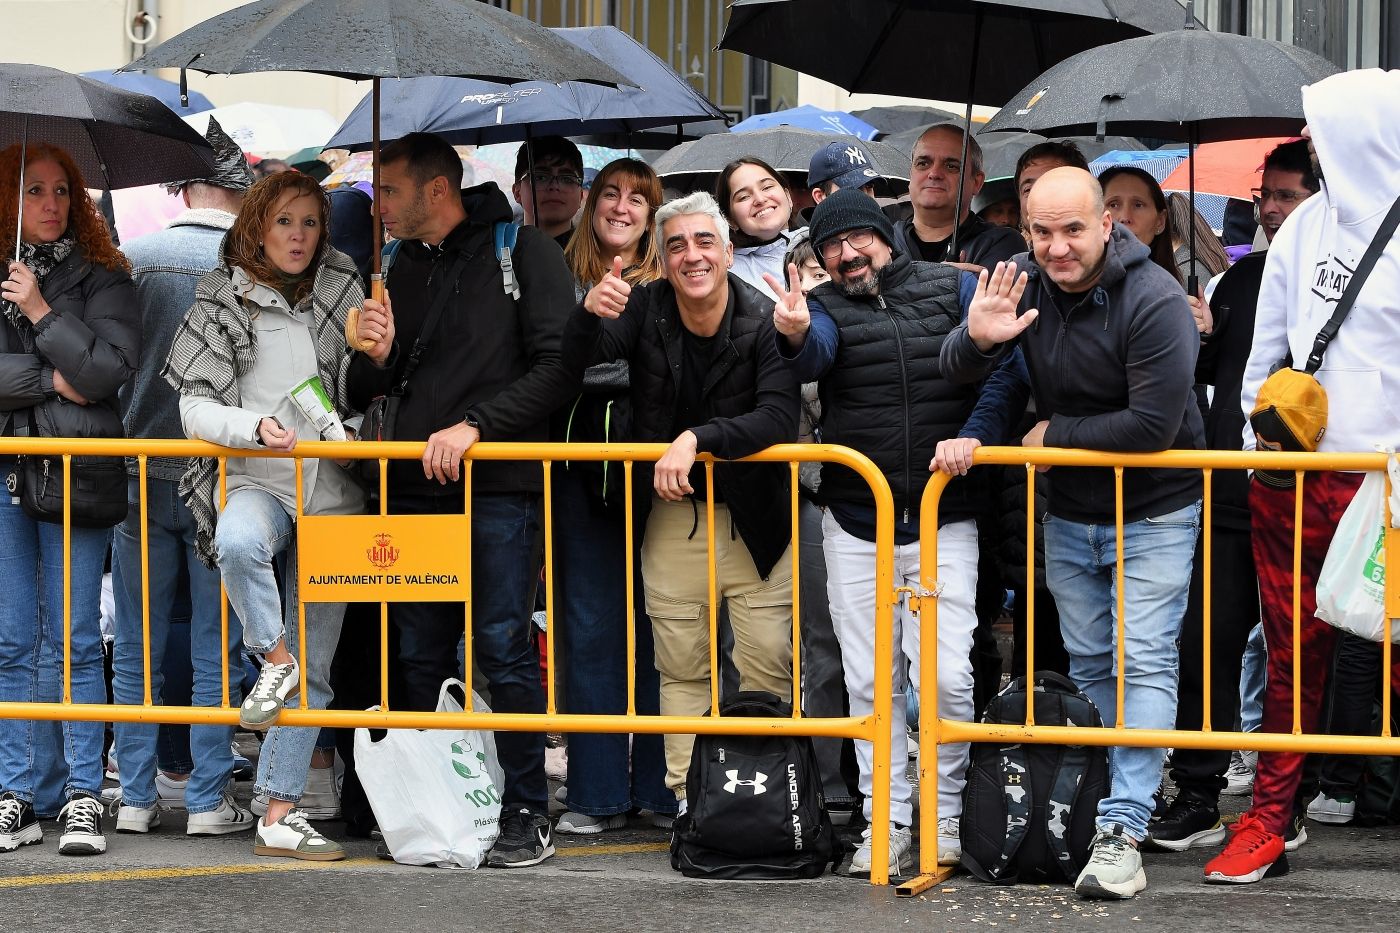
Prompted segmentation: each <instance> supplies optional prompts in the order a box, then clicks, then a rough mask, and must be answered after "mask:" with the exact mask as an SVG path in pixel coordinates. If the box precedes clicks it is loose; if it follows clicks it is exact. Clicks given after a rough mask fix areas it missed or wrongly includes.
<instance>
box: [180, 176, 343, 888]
mask: <svg viewBox="0 0 1400 933" xmlns="http://www.w3.org/2000/svg"><path fill="white" fill-rule="evenodd" d="M328 213H329V208H328V206H327V201H326V197H325V193H324V192H323V191H322V190H321V189H320V187H319V186H318V185H317V184H316V182H315V181H314V180H313V179H311V178H309V177H308V176H305V175H301V174H298V173H294V172H281V173H278V174H276V175H271V176H268V177H267V178H264V179H263V180H261V181H259V182H258V183H257V184H255V185H254V186H253V187H252V188H250V189H249V191H248V194H247V196H246V198H245V200H244V203H243V209H242V211H241V212H240V213H239V215H238V219H237V220H236V221H235V222H234V225H233V227H232V228H231V229H230V230H229V232H228V236H227V238H226V239H225V241H224V247H223V257H224V262H223V264H222V265H221V266H220V267H219V268H217V269H214V270H212V271H211V272H208V273H206V274H205V275H204V277H203V278H201V279H200V281H199V285H198V286H197V288H196V291H195V304H194V306H193V307H192V308H190V310H189V313H188V314H187V315H186V317H185V320H184V322H183V324H182V325H181V327H180V330H179V331H178V332H177V333H176V335H175V339H174V341H173V343H172V345H171V350H170V357H169V359H168V360H167V362H166V367H165V372H164V373H163V375H164V376H165V378H166V380H167V381H168V382H170V384H171V385H173V386H174V387H175V389H176V390H177V391H178V392H179V393H180V418H181V421H182V422H183V424H184V428H185V433H186V434H188V435H189V436H190V437H192V438H197V439H199V440H205V441H210V442H212V443H215V444H221V445H223V446H225V447H235V448H237V447H243V448H248V449H257V448H268V449H271V450H282V451H291V450H293V449H295V447H296V443H297V439H298V438H301V437H310V438H312V439H319V437H320V436H321V432H319V431H318V430H317V428H316V425H315V423H314V422H313V420H312V417H311V416H310V415H309V414H308V413H307V412H305V411H304V410H303V409H302V407H301V406H299V405H298V404H297V403H296V402H294V401H293V400H292V398H291V395H290V393H291V392H292V390H293V389H294V388H297V387H298V386H301V385H302V384H303V383H305V382H306V381H307V380H309V379H312V378H317V379H319V380H320V383H321V386H322V388H323V389H324V394H325V396H326V397H328V398H329V399H330V400H331V403H332V405H333V406H334V408H335V409H336V412H335V413H336V415H337V416H338V417H339V418H340V419H341V420H344V419H346V418H349V417H350V412H349V410H348V407H347V402H346V393H345V373H346V366H347V364H348V361H349V350H348V348H347V346H346V342H345V336H344V334H345V321H346V317H347V315H348V313H349V310H350V309H351V308H352V307H355V306H357V305H359V304H361V303H362V302H363V300H364V295H363V291H362V289H361V286H360V283H359V279H358V278H357V277H356V273H355V267H354V265H353V264H352V262H351V261H350V260H349V258H347V257H346V256H345V255H343V254H342V253H339V252H337V251H336V250H334V249H332V248H331V246H330V244H329V240H328V238H327V236H326V220H327V216H328ZM295 470H296V464H295V461H294V460H292V459H289V458H288V459H283V458H269V457H247V458H238V457H231V458H229V460H228V498H227V501H226V502H225V503H224V505H223V506H222V508H218V509H216V508H215V505H214V503H215V501H216V500H215V496H214V486H215V479H216V474H217V467H216V466H215V463H214V461H212V460H208V459H203V460H192V461H191V466H190V469H189V472H188V473H186V475H185V477H184V479H183V480H182V481H181V484H180V489H181V494H182V495H183V496H184V497H185V500H186V502H187V503H188V504H189V506H190V509H191V511H192V512H193V513H194V515H195V519H196V521H197V523H198V526H199V533H198V550H199V552H200V557H201V558H202V559H204V560H205V561H206V563H216V564H217V566H218V569H219V571H220V572H221V573H222V575H223V580H224V586H225V588H226V589H227V590H228V594H229V600H230V601H231V602H232V604H233V607H234V609H235V610H236V611H237V613H238V617H239V619H240V620H241V622H242V623H243V641H244V645H245V646H246V647H247V649H248V650H249V651H250V652H252V653H254V654H258V655H261V656H262V659H263V667H262V672H261V673H260V675H259V677H258V682H257V685H256V686H255V687H254V688H253V691H252V692H251V694H249V696H248V697H247V699H246V700H244V702H243V705H242V708H241V709H240V713H239V720H240V722H241V724H242V725H243V727H244V728H247V729H256V730H263V729H269V727H271V728H270V729H269V731H268V735H267V739H266V741H265V742H264V743H263V748H262V754H261V755H260V757H259V760H258V774H257V780H256V784H255V790H256V792H257V793H259V794H262V795H264V796H265V797H266V798H267V799H268V810H267V814H266V816H264V817H263V819H262V821H261V822H260V823H259V824H258V826H257V829H256V834H255V841H254V852H255V853H256V854H258V855H276V856H288V857H292V858H300V859H312V860H318V861H321V860H333V859H340V858H344V855H345V853H344V851H343V850H342V849H341V847H340V846H339V845H338V844H336V843H335V842H332V841H331V840H329V839H326V838H325V837H324V836H322V835H321V834H320V833H318V832H317V831H316V830H315V829H313V828H312V827H311V825H310V824H309V823H308V822H307V821H306V817H305V815H304V814H303V813H302V812H301V811H300V810H297V809H295V806H296V803H297V802H298V801H299V800H300V798H301V795H302V793H303V791H304V790H305V786H306V775H307V768H308V766H309V765H310V762H311V755H312V751H313V747H314V745H315V740H316V734H317V732H318V730H316V729H309V728H300V729H293V728H287V727H278V726H273V723H275V722H276V720H277V718H278V715H279V714H280V712H281V710H282V707H283V706H284V705H286V704H289V703H290V704H293V705H302V706H305V707H307V708H310V709H324V708H326V706H327V705H328V703H329V701H330V699H331V690H330V684H329V672H330V666H331V658H332V656H333V655H334V654H335V648H336V644H337V642H338V641H339V640H340V627H341V621H342V619H343V617H344V613H345V606H344V604H337V603H314V604H308V605H307V607H306V640H307V644H306V645H302V646H299V645H298V644H297V637H298V633H297V625H296V621H295V620H296V619H297V592H296V588H297V586H296V581H297V574H296V524H295V516H296V514H297V503H296V495H297V490H296V472H295ZM302 485H303V489H302V511H303V513H305V514H317V515H325V514H344V515H350V514H357V513H359V512H360V511H362V509H363V506H364V496H363V492H362V490H361V489H360V487H359V485H358V484H357V483H356V481H355V479H354V478H353V477H352V476H351V475H350V473H349V472H348V471H347V470H346V469H345V468H344V467H342V466H340V465H338V464H336V463H334V462H332V461H329V460H319V461H318V460H315V459H308V460H305V461H304V462H303V465H302ZM274 561H283V562H285V563H283V564H282V566H283V567H284V569H285V572H284V573H283V575H282V576H283V586H282V590H283V592H280V593H279V587H278V583H277V577H276V574H275V572H274ZM284 620H285V621H284ZM298 655H299V656H300V663H301V664H303V665H305V668H306V690H307V694H308V695H307V696H306V697H305V698H297V697H296V694H297V692H298V689H299V682H300V675H299V670H298ZM249 819H250V820H251V819H252V817H251V815H250V816H249Z"/></svg>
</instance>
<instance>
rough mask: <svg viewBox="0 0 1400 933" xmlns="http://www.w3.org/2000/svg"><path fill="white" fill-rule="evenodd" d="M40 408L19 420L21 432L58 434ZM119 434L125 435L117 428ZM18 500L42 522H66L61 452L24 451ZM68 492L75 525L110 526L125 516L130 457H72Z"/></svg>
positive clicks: (18, 429) (28, 513) (26, 433)
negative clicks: (23, 422)
mask: <svg viewBox="0 0 1400 933" xmlns="http://www.w3.org/2000/svg"><path fill="white" fill-rule="evenodd" d="M38 414H39V412H38V411H36V410H31V412H30V415H29V418H28V419H27V421H28V424H27V425H21V424H19V423H16V425H15V434H16V436H21V437H22V436H24V435H30V436H33V437H56V436H57V435H56V434H55V433H54V432H53V430H52V429H51V426H50V425H48V424H46V423H45V419H43V418H40V417H38ZM116 436H117V437H121V436H122V435H121V433H120V432H118V433H117V435H116ZM19 460H20V469H19V487H20V488H19V490H18V491H17V492H18V495H19V504H20V508H22V509H23V510H24V514H26V515H28V516H29V517H30V518H32V519H34V520H35V521H37V522H47V523H49V524H53V525H61V524H63V497H64V485H65V484H64V475H63V474H64V464H63V457H62V455H59V454H53V455H50V454H25V455H23V456H21V457H20V458H19ZM70 464H71V467H72V469H71V470H70V471H69V476H68V482H67V487H68V489H67V493H68V502H69V520H70V521H71V522H72V524H73V527H74V528H111V527H112V526H114V525H117V524H120V522H121V521H122V519H124V518H126V461H125V460H123V459H122V458H121V457H90V456H80V455H78V454H74V455H73V456H72V457H71V459H70Z"/></svg>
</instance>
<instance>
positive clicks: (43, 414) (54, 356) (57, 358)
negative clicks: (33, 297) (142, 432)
mask: <svg viewBox="0 0 1400 933" xmlns="http://www.w3.org/2000/svg"><path fill="white" fill-rule="evenodd" d="M41 291H42V292H43V295H44V300H45V301H47V302H48V303H49V308H50V309H52V310H51V311H50V313H49V314H48V315H46V316H45V317H44V318H43V319H42V320H40V321H39V323H38V325H37V326H35V328H34V352H33V353H25V352H24V350H23V347H22V345H21V343H20V338H19V334H18V333H16V332H15V329H14V327H13V326H12V325H11V324H10V323H9V321H8V320H6V319H5V318H4V317H3V316H0V434H5V435H14V434H16V433H20V432H22V431H24V430H27V429H28V427H29V421H30V416H31V413H32V416H33V419H34V421H35V422H36V426H37V427H38V433H39V434H40V435H42V436H45V437H124V436H125V434H124V432H123V430H122V419H121V414H120V408H119V405H118V402H117V391H118V390H119V389H120V388H121V387H122V385H123V383H125V382H126V381H127V379H129V378H130V377H131V375H132V374H133V373H134V372H135V371H136V361H137V360H138V359H139V358H140V355H141V311H140V309H139V307H138V306H137V302H136V288H135V286H133V285H132V283H131V276H130V275H128V274H127V273H126V272H125V271H122V270H115V271H114V270H112V269H108V268H105V267H104V266H99V265H95V264H94V263H91V262H88V261H87V260H86V259H84V258H83V257H82V255H81V254H80V253H79V251H78V250H76V249H75V250H74V251H73V252H72V253H70V254H69V256H68V258H66V259H65V260H63V262H61V263H59V264H58V266H57V267H55V268H54V270H53V271H52V272H50V273H49V276H48V278H46V279H45V280H44V283H43V286H42V288H41ZM55 369H57V370H58V371H59V372H61V373H63V376H64V378H65V379H67V380H68V382H69V384H70V385H72V386H73V388H74V389H75V390H76V391H77V392H78V394H80V395H82V396H83V397H84V398H86V399H88V400H89V404H87V405H75V404H73V403H72V402H70V401H68V400H67V399H66V398H63V397H62V396H60V395H59V394H58V393H57V392H55V391H54V387H53V372H54V370H55ZM17 429H18V430H17Z"/></svg>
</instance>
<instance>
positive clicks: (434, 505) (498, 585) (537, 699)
mask: <svg viewBox="0 0 1400 933" xmlns="http://www.w3.org/2000/svg"><path fill="white" fill-rule="evenodd" d="M391 501H392V503H393V505H394V511H395V512H402V513H407V514H446V513H452V512H455V513H460V512H461V510H462V491H461V489H460V487H457V488H454V489H452V491H450V492H445V493H443V494H431V495H423V494H412V495H410V494H405V495H400V496H398V497H397V498H395V499H393V500H391ZM471 528H472V531H471V534H472V568H471V572H472V652H473V654H474V656H475V661H476V667H477V669H479V670H480V671H481V674H482V676H483V677H485V678H486V681H487V683H488V684H489V685H490V690H491V707H492V709H493V710H494V711H495V712H498V713H543V712H544V685H543V684H542V683H541V682H540V657H539V648H538V645H537V643H536V641H535V627H534V623H533V622H532V621H531V620H530V615H531V612H532V611H533V608H534V594H535V585H536V581H537V579H538V575H539V569H540V560H539V546H540V497H539V496H538V495H536V494H533V493H478V494H476V495H474V496H473V497H472V519H471ZM389 617H390V619H392V620H393V623H394V627H395V628H396V629H398V632H399V665H400V668H401V671H402V675H403V700H402V701H401V702H396V703H395V705H396V706H397V707H398V708H399V709H410V710H433V709H436V708H437V701H438V693H439V692H440V691H441V689H442V682H443V681H444V680H446V679H448V678H449V677H461V676H462V670H461V669H460V668H459V667H458V666H457V663H456V660H457V643H458V641H459V640H460V639H461V637H462V626H463V619H464V614H463V608H462V604H461V603H395V604H393V605H391V606H390V607H389ZM496 752H497V754H498V755H499V757H500V761H501V770H502V771H504V772H505V787H504V788H503V789H502V792H501V798H502V807H503V812H509V811H513V810H520V809H526V810H530V811H531V812H533V813H538V814H544V813H545V812H546V811H547V803H548V801H547V797H548V795H549V783H548V781H547V780H546V779H545V776H544V733H542V732H497V733H496ZM264 754H265V752H264Z"/></svg>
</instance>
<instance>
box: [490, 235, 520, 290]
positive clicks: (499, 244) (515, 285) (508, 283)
mask: <svg viewBox="0 0 1400 933" xmlns="http://www.w3.org/2000/svg"><path fill="white" fill-rule="evenodd" d="M519 233H520V225H519V224H517V223H512V222H510V221H505V220H502V221H499V222H498V223H496V224H494V225H493V226H492V236H493V238H494V240H495V244H496V258H497V259H499V260H500V262H501V279H502V281H503V283H504V286H505V292H506V294H507V295H509V296H510V297H511V298H514V299H515V300H516V301H519V300H520V283H519V281H518V280H517V279H516V277H515V263H514V262H513V261H512V260H511V258H510V254H511V251H512V250H514V249H515V239H516V236H517V235H519Z"/></svg>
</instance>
